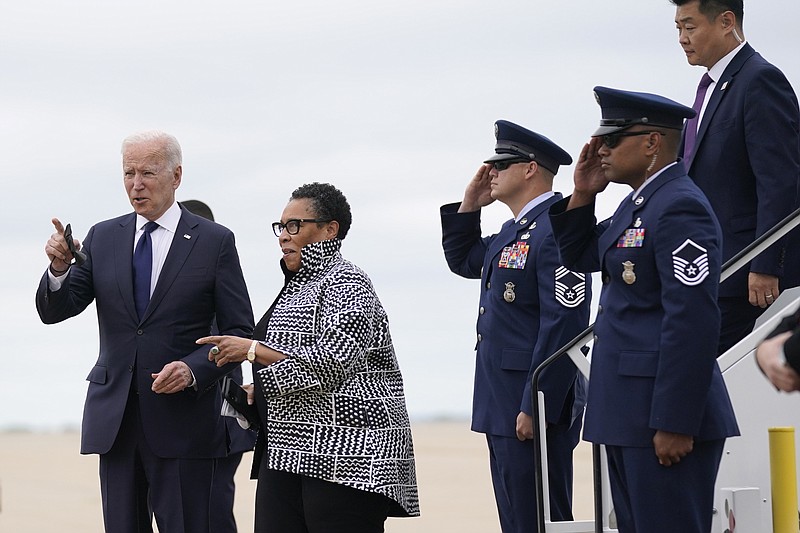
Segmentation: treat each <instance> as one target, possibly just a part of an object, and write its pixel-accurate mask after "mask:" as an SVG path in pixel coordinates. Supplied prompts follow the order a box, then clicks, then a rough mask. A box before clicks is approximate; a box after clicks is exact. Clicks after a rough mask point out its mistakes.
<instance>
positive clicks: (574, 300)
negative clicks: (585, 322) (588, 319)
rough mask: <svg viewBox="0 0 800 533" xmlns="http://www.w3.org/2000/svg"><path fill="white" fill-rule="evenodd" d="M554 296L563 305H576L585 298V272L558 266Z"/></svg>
mask: <svg viewBox="0 0 800 533" xmlns="http://www.w3.org/2000/svg"><path fill="white" fill-rule="evenodd" d="M555 296H556V301H557V302H558V303H560V304H561V305H563V306H564V307H578V306H579V305H580V304H581V303H583V300H584V299H585V298H586V274H582V273H580V272H573V271H571V270H567V269H566V268H564V267H563V266H560V267H558V268H557V269H556V294H555Z"/></svg>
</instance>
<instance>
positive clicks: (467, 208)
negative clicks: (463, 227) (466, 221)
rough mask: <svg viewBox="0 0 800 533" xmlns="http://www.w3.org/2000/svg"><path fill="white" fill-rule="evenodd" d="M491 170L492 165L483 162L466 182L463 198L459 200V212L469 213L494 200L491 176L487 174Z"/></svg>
mask: <svg viewBox="0 0 800 533" xmlns="http://www.w3.org/2000/svg"><path fill="white" fill-rule="evenodd" d="M491 170H492V165H490V164H486V163H485V164H483V165H481V166H480V168H479V169H478V171H477V172H476V173H475V176H473V177H472V179H471V180H470V182H469V183H468V184H467V189H466V190H465V191H464V200H463V201H462V202H461V207H459V208H458V212H459V213H471V212H473V211H477V210H478V209H480V208H481V207H486V206H487V205H489V204H491V203H492V202H494V198H492V177H491V176H490V175H489V173H490V172H491Z"/></svg>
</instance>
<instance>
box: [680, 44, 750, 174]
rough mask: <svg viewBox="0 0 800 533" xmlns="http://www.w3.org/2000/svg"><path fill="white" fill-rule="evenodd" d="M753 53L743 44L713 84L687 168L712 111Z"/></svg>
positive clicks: (689, 166) (714, 110)
mask: <svg viewBox="0 0 800 533" xmlns="http://www.w3.org/2000/svg"><path fill="white" fill-rule="evenodd" d="M754 53H755V50H753V47H752V46H750V45H749V44H746V45H744V47H743V48H742V49H741V50H739V53H738V54H736V55H735V56H734V57H733V59H732V60H731V62H730V63H729V64H728V66H727V68H725V71H724V72H723V73H722V76H720V78H719V80H718V81H717V84H716V85H715V86H714V92H712V93H711V97H710V98H709V99H708V104H707V105H706V110H705V112H704V113H703V118H702V121H701V122H700V128H698V130H697V138H696V139H695V142H694V151H693V153H692V156H691V157H690V158H689V161H686V168H687V169H688V168H691V167H692V162H693V161H694V154H696V153H697V152H698V151H699V149H700V144H701V143H702V142H703V137H705V134H706V131H707V130H708V125H709V124H710V123H711V120H712V119H713V118H714V113H716V111H717V108H718V107H719V104H720V102H722V99H723V98H724V97H725V95H726V94H728V89H730V86H731V84H733V82H734V78H735V77H736V75H737V74H738V73H739V71H740V70H741V69H742V66H743V65H744V64H745V63H746V62H747V60H748V59H750V57H751V56H752V55H753V54H754Z"/></svg>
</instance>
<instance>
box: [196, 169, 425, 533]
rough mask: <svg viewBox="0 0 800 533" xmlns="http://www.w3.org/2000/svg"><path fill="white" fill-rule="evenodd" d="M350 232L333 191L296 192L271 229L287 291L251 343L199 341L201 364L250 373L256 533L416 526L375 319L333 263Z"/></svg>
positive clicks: (368, 295) (407, 450) (358, 283)
mask: <svg viewBox="0 0 800 533" xmlns="http://www.w3.org/2000/svg"><path fill="white" fill-rule="evenodd" d="M350 222H351V214H350V206H349V205H348V203H347V200H346V199H345V197H344V195H342V193H341V192H340V191H339V190H338V189H336V188H335V187H333V186H332V185H329V184H320V183H312V184H308V185H304V186H302V187H300V188H298V189H297V190H295V191H294V192H293V193H292V197H291V199H290V200H289V203H288V204H287V206H286V208H285V209H284V211H283V214H282V216H281V221H280V222H276V223H274V224H273V230H274V231H275V234H276V235H277V236H278V238H279V243H280V246H281V251H282V252H283V259H282V260H281V267H282V269H283V271H284V274H285V275H286V283H285V285H284V288H283V290H282V291H281V292H280V294H279V295H278V297H277V299H276V300H275V302H274V303H273V305H272V307H271V308H270V309H269V310H268V311H267V312H266V314H265V315H264V317H263V318H262V319H261V321H260V322H259V324H258V325H257V326H256V329H255V332H254V336H253V338H254V339H256V340H254V341H250V340H249V339H242V338H238V337H206V338H203V339H200V340H198V342H199V343H213V344H214V345H215V347H214V348H212V353H211V355H210V356H209V357H210V358H212V359H214V360H216V362H217V364H218V365H222V364H226V363H230V362H239V361H242V360H244V359H245V358H247V359H250V360H251V361H252V362H253V381H254V385H255V402H256V406H257V407H258V412H259V416H260V418H261V427H262V431H261V432H260V436H259V442H258V444H257V445H256V454H255V456H254V459H253V462H254V465H253V471H254V472H258V489H257V492H256V532H267V531H269V532H273V531H274V532H281V533H287V532H288V533H292V532H295V531H296V532H308V533H314V532H323V531H324V532H325V533H332V532H342V533H358V532H364V533H367V532H370V533H371V532H382V531H383V530H384V522H385V520H386V517H387V516H417V515H419V504H418V496H417V484H416V474H415V467H414V455H413V446H412V441H411V428H410V424H409V420H408V413H407V411H406V405H405V397H404V395H403V380H402V376H401V374H400V369H399V368H398V365H397V359H396V357H395V353H394V348H393V346H392V339H391V336H390V334H389V323H388V319H387V316H386V312H385V311H384V309H383V307H382V305H381V303H380V301H379V300H378V297H377V295H376V294H375V290H374V288H373V287H372V283H371V282H370V280H369V278H368V277H367V275H366V274H365V273H364V272H363V271H362V270H361V269H359V268H358V267H357V266H355V265H354V264H352V263H350V262H349V261H347V260H345V259H344V258H343V257H342V255H341V253H340V251H339V250H340V247H341V242H342V239H344V237H345V236H346V235H347V231H348V229H349V228H350ZM260 451H263V453H259V452H260Z"/></svg>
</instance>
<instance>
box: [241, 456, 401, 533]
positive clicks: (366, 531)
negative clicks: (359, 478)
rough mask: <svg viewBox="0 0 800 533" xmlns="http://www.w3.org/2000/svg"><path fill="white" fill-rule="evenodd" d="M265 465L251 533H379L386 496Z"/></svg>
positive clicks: (257, 495) (386, 505) (385, 509)
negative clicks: (253, 531)
mask: <svg viewBox="0 0 800 533" xmlns="http://www.w3.org/2000/svg"><path fill="white" fill-rule="evenodd" d="M266 464H267V461H266V460H262V461H261V466H260V468H259V471H258V488H257V489H256V513H255V514H256V517H255V518H256V519H255V533H383V524H384V522H385V521H386V517H387V515H388V513H389V508H390V505H391V500H389V498H387V497H386V496H383V495H382V494H377V493H374V492H367V491H363V490H358V489H354V488H351V487H346V486H344V485H340V484H338V483H332V482H330V481H324V480H321V479H316V478H312V477H308V476H301V475H299V474H292V473H288V472H281V471H278V470H271V469H269V468H267V466H266Z"/></svg>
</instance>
